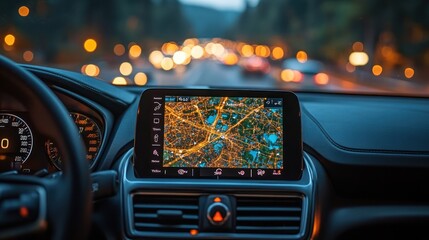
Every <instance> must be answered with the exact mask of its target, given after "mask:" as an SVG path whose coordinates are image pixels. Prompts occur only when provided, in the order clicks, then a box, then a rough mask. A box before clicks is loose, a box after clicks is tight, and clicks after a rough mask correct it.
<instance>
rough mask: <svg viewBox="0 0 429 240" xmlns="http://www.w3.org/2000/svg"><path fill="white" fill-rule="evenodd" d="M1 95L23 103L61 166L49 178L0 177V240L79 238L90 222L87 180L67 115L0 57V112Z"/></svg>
mask: <svg viewBox="0 0 429 240" xmlns="http://www.w3.org/2000/svg"><path fill="white" fill-rule="evenodd" d="M4 94H6V95H7V94H8V95H10V96H14V97H15V98H17V99H19V100H20V101H21V100H22V102H23V104H25V106H26V107H27V109H28V114H29V118H30V119H31V120H32V121H33V120H35V119H37V121H36V122H37V124H39V126H40V124H42V125H44V127H43V128H44V129H47V130H44V131H46V132H44V133H43V134H45V135H47V136H49V137H52V138H53V139H56V141H57V144H58V146H59V149H61V150H62V153H61V154H62V157H63V159H64V161H63V163H64V167H63V172H62V174H58V176H57V177H52V178H40V177H35V176H30V175H18V174H9V175H4V174H3V175H0V239H9V238H14V239H15V238H21V237H23V238H27V237H30V236H33V235H32V234H41V236H42V238H51V239H84V238H85V237H86V234H87V233H88V229H89V224H90V219H91V205H92V200H91V192H90V177H89V169H88V163H87V161H86V158H85V148H84V144H83V142H82V140H81V138H80V136H79V132H78V130H77V128H76V126H75V124H74V123H73V121H72V119H71V118H70V116H69V112H68V111H67V110H66V108H65V107H64V105H63V104H62V103H61V102H60V100H59V99H58V98H57V97H56V96H55V94H54V93H53V92H52V91H51V90H50V89H49V88H48V87H47V86H46V85H45V84H44V83H43V82H42V81H41V80H40V79H38V78H37V77H36V76H34V75H33V74H31V73H29V72H28V71H26V70H25V69H23V68H22V67H20V66H19V65H18V64H16V63H14V62H12V61H11V60H9V59H7V58H5V57H3V56H0V110H4V109H1V108H2V106H4V101H5V100H4V98H2V95H4ZM36 127H37V125H36ZM0 131H1V129H0ZM37 236H38V235H37Z"/></svg>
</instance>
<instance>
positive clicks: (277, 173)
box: [273, 170, 282, 176]
mask: <svg viewBox="0 0 429 240" xmlns="http://www.w3.org/2000/svg"><path fill="white" fill-rule="evenodd" d="M273 175H274V176H279V175H282V171H281V170H274V171H273Z"/></svg>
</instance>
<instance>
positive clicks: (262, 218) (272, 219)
mask: <svg viewBox="0 0 429 240" xmlns="http://www.w3.org/2000/svg"><path fill="white" fill-rule="evenodd" d="M300 220H301V218H300V217H272V216H269V217H260V216H251V217H237V221H266V222H277V221H300Z"/></svg>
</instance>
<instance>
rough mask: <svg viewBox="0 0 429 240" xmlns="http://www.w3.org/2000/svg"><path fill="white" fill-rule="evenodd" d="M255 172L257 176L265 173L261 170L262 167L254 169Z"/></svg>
mask: <svg viewBox="0 0 429 240" xmlns="http://www.w3.org/2000/svg"><path fill="white" fill-rule="evenodd" d="M256 174H257V175H258V176H261V177H262V176H264V174H265V170H262V169H258V170H256Z"/></svg>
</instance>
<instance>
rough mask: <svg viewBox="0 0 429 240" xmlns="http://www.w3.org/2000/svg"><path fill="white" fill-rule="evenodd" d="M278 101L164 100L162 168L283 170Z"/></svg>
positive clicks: (212, 98)
mask: <svg viewBox="0 0 429 240" xmlns="http://www.w3.org/2000/svg"><path fill="white" fill-rule="evenodd" d="M282 110H283V109H282V99H279V98H271V99H270V98H250V97H187V96H166V97H165V115H164V146H163V149H164V151H163V167H181V168H183V167H184V168H207V167H208V168H261V169H282V168H283V113H282Z"/></svg>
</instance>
